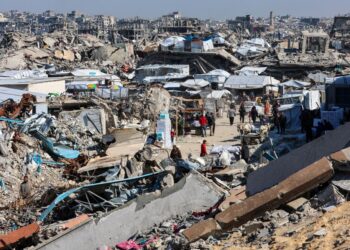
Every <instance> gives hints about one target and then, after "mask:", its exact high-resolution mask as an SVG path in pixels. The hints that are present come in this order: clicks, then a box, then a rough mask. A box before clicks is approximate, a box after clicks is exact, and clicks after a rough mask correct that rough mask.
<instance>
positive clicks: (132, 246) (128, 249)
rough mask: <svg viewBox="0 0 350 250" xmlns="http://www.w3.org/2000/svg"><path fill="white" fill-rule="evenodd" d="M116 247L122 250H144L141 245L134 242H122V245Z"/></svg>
mask: <svg viewBox="0 0 350 250" xmlns="http://www.w3.org/2000/svg"><path fill="white" fill-rule="evenodd" d="M116 247H117V248H119V249H121V250H138V249H142V246H140V245H139V244H137V243H136V242H135V241H133V240H128V241H123V242H120V243H118V244H117V245H116Z"/></svg>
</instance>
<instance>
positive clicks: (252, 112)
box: [250, 106, 258, 123]
mask: <svg viewBox="0 0 350 250" xmlns="http://www.w3.org/2000/svg"><path fill="white" fill-rule="evenodd" d="M250 117H251V118H252V121H253V123H256V118H257V117H258V111H257V110H256V107H255V106H253V107H252V109H251V110H250Z"/></svg>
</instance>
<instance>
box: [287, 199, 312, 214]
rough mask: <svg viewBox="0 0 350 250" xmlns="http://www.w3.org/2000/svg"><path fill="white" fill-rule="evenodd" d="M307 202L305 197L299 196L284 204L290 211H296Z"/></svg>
mask: <svg viewBox="0 0 350 250" xmlns="http://www.w3.org/2000/svg"><path fill="white" fill-rule="evenodd" d="M307 202H309V201H308V200H307V199H305V198H304V197H300V198H298V199H296V200H294V201H291V202H288V203H287V204H286V206H287V208H289V209H291V210H292V211H297V210H299V209H300V208H301V207H302V206H303V205H304V204H305V203H307Z"/></svg>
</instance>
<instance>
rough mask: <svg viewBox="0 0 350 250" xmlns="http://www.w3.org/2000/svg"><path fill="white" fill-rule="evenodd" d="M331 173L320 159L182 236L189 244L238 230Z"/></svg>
mask: <svg viewBox="0 0 350 250" xmlns="http://www.w3.org/2000/svg"><path fill="white" fill-rule="evenodd" d="M333 174H334V171H333V168H332V164H331V162H330V161H328V160H327V158H322V159H321V160H319V161H317V162H315V163H313V164H312V165H310V166H308V167H306V168H304V169H302V170H300V171H298V172H297V173H295V174H293V175H291V176H290V177H288V178H287V179H286V180H284V181H282V182H281V183H279V184H278V185H276V186H274V187H272V188H270V189H268V190H266V191H264V192H261V193H259V194H256V195H254V196H251V197H249V198H247V199H245V200H244V201H242V202H241V203H237V204H234V205H232V206H230V207H229V208H228V209H226V210H225V211H223V212H220V213H218V214H217V215H216V216H215V220H212V219H211V220H206V221H203V222H200V223H197V224H195V225H193V226H192V227H190V228H188V229H186V230H184V232H183V235H184V236H185V237H186V238H187V240H189V241H190V242H193V241H196V240H199V239H200V238H205V237H207V236H208V235H210V234H215V233H218V232H220V231H221V230H230V229H232V228H234V227H240V226H242V225H243V224H244V223H246V222H248V221H250V220H252V219H254V218H256V217H258V216H260V215H263V214H264V213H265V212H266V211H268V210H272V209H275V208H278V207H279V206H280V205H282V204H285V203H287V202H289V201H291V200H293V199H295V198H297V197H298V196H300V195H302V194H304V193H306V192H308V191H310V190H312V189H314V188H316V187H317V186H319V185H320V184H323V183H325V182H327V181H328V180H329V179H331V178H332V176H333Z"/></svg>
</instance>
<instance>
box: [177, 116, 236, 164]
mask: <svg viewBox="0 0 350 250" xmlns="http://www.w3.org/2000/svg"><path fill="white" fill-rule="evenodd" d="M237 119H238V117H236V120H237ZM238 135H239V134H238V131H237V121H235V123H234V124H233V126H230V122H229V120H228V118H226V117H224V118H218V119H217V120H216V129H215V135H214V136H209V129H208V130H207V137H206V138H203V137H201V136H196V135H191V136H185V137H182V136H179V138H178V141H177V145H178V147H179V148H180V150H181V152H182V155H183V157H184V158H187V156H188V154H190V153H191V154H192V155H193V156H199V154H200V146H201V143H202V141H203V140H204V139H205V140H207V145H208V151H209V150H210V149H211V148H212V147H213V146H214V145H216V146H217V145H238V144H239V143H240V141H239V138H238V137H237V136H238Z"/></svg>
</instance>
